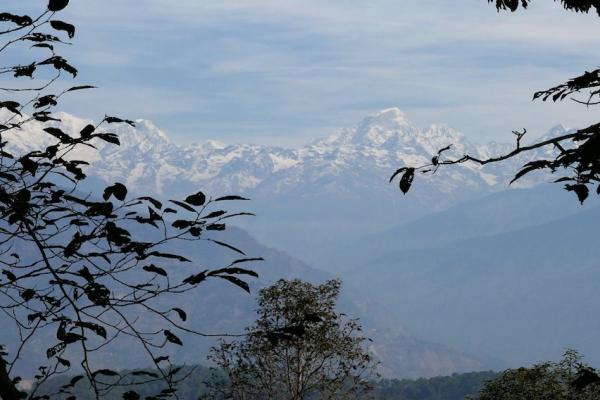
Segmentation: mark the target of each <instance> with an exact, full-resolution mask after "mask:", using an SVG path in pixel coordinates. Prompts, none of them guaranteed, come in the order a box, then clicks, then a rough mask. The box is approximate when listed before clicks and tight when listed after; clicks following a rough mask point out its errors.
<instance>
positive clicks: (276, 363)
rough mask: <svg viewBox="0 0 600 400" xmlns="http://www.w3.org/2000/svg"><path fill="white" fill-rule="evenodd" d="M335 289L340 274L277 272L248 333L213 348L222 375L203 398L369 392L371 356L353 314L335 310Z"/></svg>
mask: <svg viewBox="0 0 600 400" xmlns="http://www.w3.org/2000/svg"><path fill="white" fill-rule="evenodd" d="M339 290H340V282H339V281H337V280H331V281H327V282H325V283H324V284H322V285H319V286H314V285H312V284H310V283H307V282H303V281H300V280H292V281H285V280H280V281H278V282H276V283H275V284H274V285H272V286H270V287H267V288H264V289H262V290H261V291H260V293H259V297H258V310H257V313H258V319H257V321H256V323H255V324H254V325H252V326H251V327H249V328H247V332H246V335H245V337H243V338H242V339H239V340H234V341H228V342H225V341H221V343H220V345H219V346H218V347H215V348H213V349H212V351H211V355H210V359H211V360H212V361H213V362H214V363H215V364H216V365H217V366H218V367H219V368H220V370H221V371H224V373H225V375H226V378H225V379H221V380H216V381H215V382H213V385H212V389H213V390H212V391H211V393H210V395H209V396H208V398H212V399H291V400H301V399H307V398H313V397H314V396H317V397H318V398H322V399H352V398H367V397H366V396H368V392H369V390H370V389H371V385H370V384H369V382H368V379H369V378H370V377H372V374H373V373H374V372H373V371H374V370H373V368H374V366H375V364H374V363H373V361H372V359H371V356H370V355H369V354H368V353H367V352H366V350H365V348H364V347H363V344H364V341H365V340H366V338H364V337H362V336H360V332H361V327H360V325H359V324H358V322H357V321H356V320H353V319H347V318H345V317H344V316H343V315H342V314H338V313H336V312H335V302H336V299H337V296H338V294H339Z"/></svg>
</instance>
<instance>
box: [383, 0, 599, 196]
mask: <svg viewBox="0 0 600 400" xmlns="http://www.w3.org/2000/svg"><path fill="white" fill-rule="evenodd" d="M487 1H488V2H489V3H495V4H496V9H497V10H498V11H500V10H510V11H517V10H518V9H519V8H523V9H525V8H527V6H528V5H529V4H530V3H531V2H532V0H487ZM555 1H556V0H555ZM560 3H561V4H562V5H563V7H564V8H565V10H569V11H576V12H584V13H587V12H589V11H591V10H594V9H595V10H596V11H597V12H598V14H599V15H600V2H599V1H598V0H561V1H560ZM580 93H586V95H585V96H584V97H583V98H577V97H573V95H577V94H580ZM567 98H570V99H572V100H574V101H576V102H578V103H581V104H582V105H585V106H591V105H598V104H600V69H595V70H593V71H586V72H585V73H584V74H582V75H580V76H577V77H575V78H572V79H570V80H568V81H567V82H566V83H563V84H560V85H557V86H555V87H552V88H550V89H548V90H542V91H538V92H535V93H534V95H533V99H534V100H536V99H541V100H542V101H547V100H551V101H554V102H557V101H562V100H564V99H567ZM526 133H527V130H523V131H521V132H520V131H513V134H514V135H515V138H516V143H515V148H514V150H512V151H510V152H508V153H506V154H502V155H498V156H494V157H490V158H479V157H475V156H473V155H469V154H465V155H463V156H462V157H458V158H448V157H445V154H444V153H445V152H446V151H447V150H448V149H450V147H451V146H452V144H451V143H449V144H448V146H447V147H444V148H442V149H440V150H439V151H438V153H437V154H436V155H434V157H433V158H432V160H431V162H430V163H428V164H425V165H418V166H414V165H407V166H403V167H401V168H399V169H398V170H396V172H394V174H393V175H392V176H391V178H390V182H392V181H393V180H394V179H395V178H396V177H397V176H400V180H399V186H400V190H401V191H402V192H403V193H404V194H406V193H407V192H408V191H409V190H410V188H411V186H412V184H413V180H414V178H415V176H417V173H421V174H434V173H436V171H438V169H439V168H440V167H442V166H446V165H455V164H463V163H475V164H479V165H486V164H491V163H498V162H502V161H505V160H507V159H510V158H512V157H515V156H517V155H519V154H521V153H525V152H528V151H531V150H534V149H538V148H541V147H553V148H554V149H555V153H554V156H552V157H547V158H542V159H534V160H532V161H530V162H528V163H527V164H525V165H524V166H523V168H522V169H521V170H520V171H519V172H517V173H516V175H515V177H514V179H513V180H512V181H511V183H512V182H514V181H516V180H517V179H519V178H521V177H523V176H525V175H527V174H528V173H530V172H532V171H536V170H544V171H549V172H551V173H552V174H557V175H559V177H558V178H557V179H556V182H564V183H565V189H566V190H568V191H572V192H574V193H575V194H576V195H577V198H578V199H579V201H580V202H582V203H583V202H584V201H585V200H586V199H587V197H588V196H589V193H590V187H593V186H594V185H596V191H597V193H598V194H600V123H596V124H594V125H591V126H588V127H586V128H583V129H578V130H576V131H574V132H569V133H567V134H565V135H562V136H558V137H553V138H549V139H544V140H541V141H538V142H534V143H533V144H529V145H523V144H522V139H523V137H524V136H525V134H526Z"/></svg>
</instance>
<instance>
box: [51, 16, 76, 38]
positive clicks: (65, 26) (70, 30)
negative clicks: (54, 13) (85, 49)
mask: <svg viewBox="0 0 600 400" xmlns="http://www.w3.org/2000/svg"><path fill="white" fill-rule="evenodd" d="M50 26H51V27H53V28H54V29H56V30H58V31H65V32H67V34H68V35H69V38H71V39H72V38H73V36H75V26H73V25H71V24H69V23H67V22H64V21H58V20H54V21H50Z"/></svg>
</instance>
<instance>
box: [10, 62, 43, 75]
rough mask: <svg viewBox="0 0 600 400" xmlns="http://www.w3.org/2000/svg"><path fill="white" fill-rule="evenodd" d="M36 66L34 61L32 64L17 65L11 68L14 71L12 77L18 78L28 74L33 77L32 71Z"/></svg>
mask: <svg viewBox="0 0 600 400" xmlns="http://www.w3.org/2000/svg"><path fill="white" fill-rule="evenodd" d="M36 68H37V67H36V66H35V63H33V64H29V65H24V66H19V67H15V68H14V69H13V71H14V72H15V73H14V77H15V78H18V77H21V76H28V77H30V78H33V73H34V72H35V70H36Z"/></svg>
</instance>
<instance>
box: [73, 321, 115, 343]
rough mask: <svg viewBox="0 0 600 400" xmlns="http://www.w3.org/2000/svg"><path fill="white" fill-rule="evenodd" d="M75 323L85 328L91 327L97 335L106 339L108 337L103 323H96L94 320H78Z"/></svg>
mask: <svg viewBox="0 0 600 400" xmlns="http://www.w3.org/2000/svg"><path fill="white" fill-rule="evenodd" d="M74 325H75V326H79V327H82V328H85V329H89V330H91V331H92V332H94V333H95V334H96V335H98V336H100V337H102V338H104V339H106V337H107V332H106V328H105V327H103V326H101V325H98V324H95V323H93V322H85V321H76V322H75V323H74Z"/></svg>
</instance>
